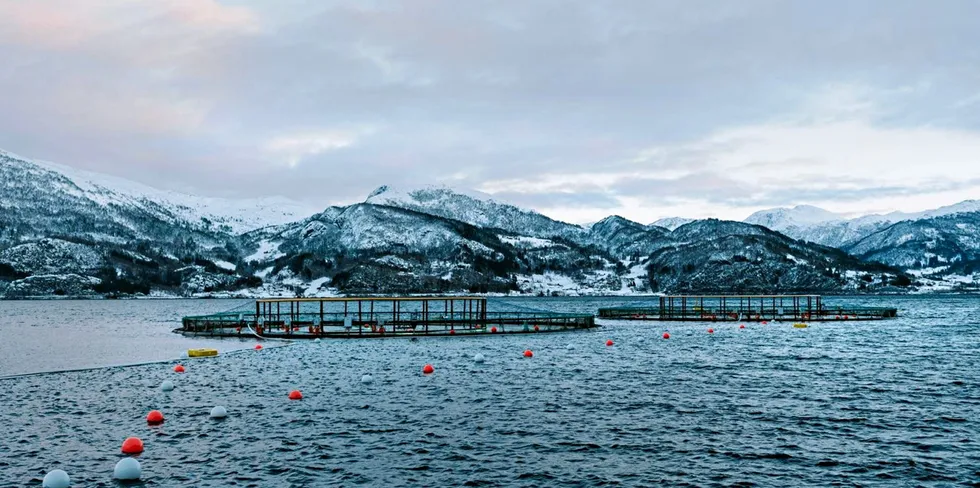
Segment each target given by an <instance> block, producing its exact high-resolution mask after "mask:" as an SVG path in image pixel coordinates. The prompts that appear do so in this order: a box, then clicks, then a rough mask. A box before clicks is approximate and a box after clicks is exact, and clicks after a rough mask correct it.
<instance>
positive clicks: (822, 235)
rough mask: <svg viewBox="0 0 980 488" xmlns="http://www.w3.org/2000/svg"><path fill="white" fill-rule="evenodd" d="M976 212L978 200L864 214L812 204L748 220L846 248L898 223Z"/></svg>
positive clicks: (765, 212)
mask: <svg viewBox="0 0 980 488" xmlns="http://www.w3.org/2000/svg"><path fill="white" fill-rule="evenodd" d="M977 211H980V201H978V200H967V201H964V202H960V203H957V204H955V205H949V206H945V207H941V208H937V209H933V210H926V211H922V212H914V213H906V212H891V213H887V214H882V215H878V214H873V215H864V216H861V217H849V216H847V215H845V214H839V213H834V212H829V211H827V210H824V209H822V208H819V207H814V206H811V205H798V206H796V207H792V208H774V209H769V210H761V211H759V212H755V213H753V214H752V215H750V216H749V217H748V218H746V219H745V222H747V223H750V224H756V225H761V226H763V227H767V228H769V229H772V230H775V231H777V232H782V233H783V234H786V235H788V236H790V237H792V238H794V239H802V240H805V241H809V242H815V243H817V244H823V245H825V246H831V247H836V248H841V249H845V248H848V247H849V246H851V245H853V244H854V243H856V242H857V241H859V240H861V239H863V238H865V237H867V236H870V235H871V234H874V233H876V232H878V231H880V230H883V229H885V228H887V227H889V226H891V225H893V224H895V223H897V222H902V221H906V220H922V219H930V218H933V217H942V216H945V215H955V214H958V213H965V212H977Z"/></svg>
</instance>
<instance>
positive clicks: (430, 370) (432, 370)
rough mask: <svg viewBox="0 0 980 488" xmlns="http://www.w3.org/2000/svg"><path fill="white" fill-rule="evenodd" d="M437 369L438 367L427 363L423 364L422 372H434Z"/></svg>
mask: <svg viewBox="0 0 980 488" xmlns="http://www.w3.org/2000/svg"><path fill="white" fill-rule="evenodd" d="M435 370H436V368H433V367H432V365H431V364H426V365H425V366H422V373H424V374H432V373H434V372H435Z"/></svg>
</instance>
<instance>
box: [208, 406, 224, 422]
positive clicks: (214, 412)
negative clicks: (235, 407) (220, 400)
mask: <svg viewBox="0 0 980 488" xmlns="http://www.w3.org/2000/svg"><path fill="white" fill-rule="evenodd" d="M227 416H228V410H226V409H225V407H222V406H221V405H218V406H217V407H214V408H212V409H211V418H213V419H223V418H225V417H227Z"/></svg>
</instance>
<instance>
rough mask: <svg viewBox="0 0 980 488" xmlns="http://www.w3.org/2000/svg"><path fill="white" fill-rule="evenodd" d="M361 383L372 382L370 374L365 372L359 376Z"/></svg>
mask: <svg viewBox="0 0 980 488" xmlns="http://www.w3.org/2000/svg"><path fill="white" fill-rule="evenodd" d="M361 383H364V384H365V385H366V384H368V383H374V378H372V377H371V375H369V374H366V375H364V376H361Z"/></svg>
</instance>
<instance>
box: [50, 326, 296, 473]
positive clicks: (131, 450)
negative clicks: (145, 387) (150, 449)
mask: <svg viewBox="0 0 980 488" xmlns="http://www.w3.org/2000/svg"><path fill="white" fill-rule="evenodd" d="M255 349H256V350H261V349H262V345H261V344H257V345H256V346H255ZM173 371H174V372H175V373H185V372H186V371H187V368H185V367H184V366H183V365H182V364H177V365H175V366H174V367H173ZM160 390H161V391H164V392H170V391H173V390H174V382H173V381H170V380H164V381H163V382H161V383H160ZM302 398H303V394H302V393H300V392H299V390H293V391H291V392H289V399H290V400H299V399H302ZM227 416H228V410H227V409H226V408H225V407H223V406H221V405H218V406H215V407H214V408H212V409H211V413H210V414H209V417H210V418H212V419H223V418H225V417H227ZM164 421H165V418H164V416H163V412H161V411H159V410H150V412H149V413H147V414H146V423H147V424H148V425H160V424H162V423H163V422H164ZM144 448H145V447H144V445H143V441H142V439H140V438H139V437H127V438H126V439H125V440H124V441H123V443H122V446H121V447H120V451H121V452H122V453H123V454H125V455H127V456H136V455H139V454H141V453H142V452H143V450H144ZM141 476H142V467H141V466H140V463H139V461H137V460H136V459H133V458H132V457H126V458H123V459H120V460H119V462H117V463H116V466H115V467H114V468H113V470H112V477H113V479H116V480H120V481H133V480H139V479H140V477H141ZM41 486H42V487H43V488H68V487H70V486H71V477H69V476H68V473H67V472H65V471H64V470H61V469H55V470H52V471H50V472H48V473H46V474H45V475H44V478H43V479H42V480H41Z"/></svg>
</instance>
